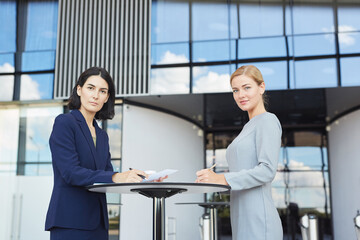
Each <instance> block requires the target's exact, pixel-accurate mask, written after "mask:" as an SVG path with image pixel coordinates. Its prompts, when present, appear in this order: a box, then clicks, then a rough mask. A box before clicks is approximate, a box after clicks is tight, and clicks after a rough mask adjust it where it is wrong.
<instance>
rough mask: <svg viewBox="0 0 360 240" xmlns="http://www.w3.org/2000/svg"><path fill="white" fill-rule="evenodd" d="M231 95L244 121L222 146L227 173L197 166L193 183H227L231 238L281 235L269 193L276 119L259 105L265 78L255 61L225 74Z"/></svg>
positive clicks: (277, 138)
mask: <svg viewBox="0 0 360 240" xmlns="http://www.w3.org/2000/svg"><path fill="white" fill-rule="evenodd" d="M230 84H231V88H232V91H233V97H234V100H235V102H236V104H237V105H238V106H239V108H240V109H241V110H243V111H247V113H248V115H249V122H247V123H246V124H245V126H244V128H243V129H242V131H241V132H240V134H239V135H238V136H237V137H236V138H235V139H234V141H233V142H232V143H231V144H230V145H229V146H228V148H227V151H226V159H227V162H228V165H229V172H228V173H225V174H216V173H214V172H213V171H212V170H209V169H203V170H200V171H198V172H197V173H196V175H197V179H196V182H200V183H218V184H225V185H229V186H231V194H230V215H231V226H232V237H233V239H236V240H248V239H251V240H280V239H283V231H282V225H281V220H280V217H279V214H278V212H277V210H276V207H275V205H274V203H273V200H272V196H271V182H272V180H273V179H274V177H275V174H276V169H277V163H278V157H279V151H280V146H281V133H282V130H281V125H280V122H279V120H278V118H277V117H276V116H275V115H274V114H272V113H269V112H267V111H266V109H265V104H264V102H265V97H264V94H265V83H264V80H263V77H262V74H261V72H260V71H259V69H257V68H256V67H255V66H252V65H247V66H242V67H240V68H238V69H237V70H236V71H235V72H234V73H233V74H232V75H231V78H230Z"/></svg>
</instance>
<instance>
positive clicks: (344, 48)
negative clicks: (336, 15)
mask: <svg viewBox="0 0 360 240" xmlns="http://www.w3.org/2000/svg"><path fill="white" fill-rule="evenodd" d="M338 36H339V48H340V53H342V54H344V53H345V54H346V53H360V44H359V43H360V32H347V33H345V32H344V33H339V35H338Z"/></svg>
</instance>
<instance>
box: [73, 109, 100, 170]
mask: <svg viewBox="0 0 360 240" xmlns="http://www.w3.org/2000/svg"><path fill="white" fill-rule="evenodd" d="M71 113H72V114H73V115H74V116H75V118H76V120H77V121H78V123H79V125H80V129H81V131H82V133H83V134H84V136H85V139H86V142H87V143H88V145H89V147H90V150H91V153H92V155H93V157H94V162H95V166H96V169H99V166H98V164H97V162H98V161H97V158H98V157H97V152H96V149H95V145H94V140H93V138H92V136H91V133H90V129H89V127H88V125H87V124H86V121H85V118H84V116H83V115H82V114H81V112H80V111H79V110H76V109H75V110H72V111H71ZM95 124H96V122H95ZM95 129H96V127H95ZM96 134H97V133H96ZM96 143H97V137H96Z"/></svg>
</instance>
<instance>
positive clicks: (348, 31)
mask: <svg viewBox="0 0 360 240" xmlns="http://www.w3.org/2000/svg"><path fill="white" fill-rule="evenodd" d="M338 29H339V35H338V36H339V43H340V44H343V45H345V46H352V45H355V43H356V40H355V38H354V37H353V36H354V35H355V34H354V33H352V32H353V31H356V28H354V27H353V26H349V25H339V27H338ZM322 30H323V32H334V27H332V28H323V29H322ZM325 38H326V39H329V40H330V41H331V42H332V41H333V39H334V36H333V35H325Z"/></svg>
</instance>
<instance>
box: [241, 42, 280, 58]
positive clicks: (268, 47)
mask: <svg viewBox="0 0 360 240" xmlns="http://www.w3.org/2000/svg"><path fill="white" fill-rule="evenodd" d="M238 45H239V56H238V58H239V59H246V58H261V57H284V56H286V49H285V38H283V37H276V38H274V37H272V38H255V39H240V40H239V43H238Z"/></svg>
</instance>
